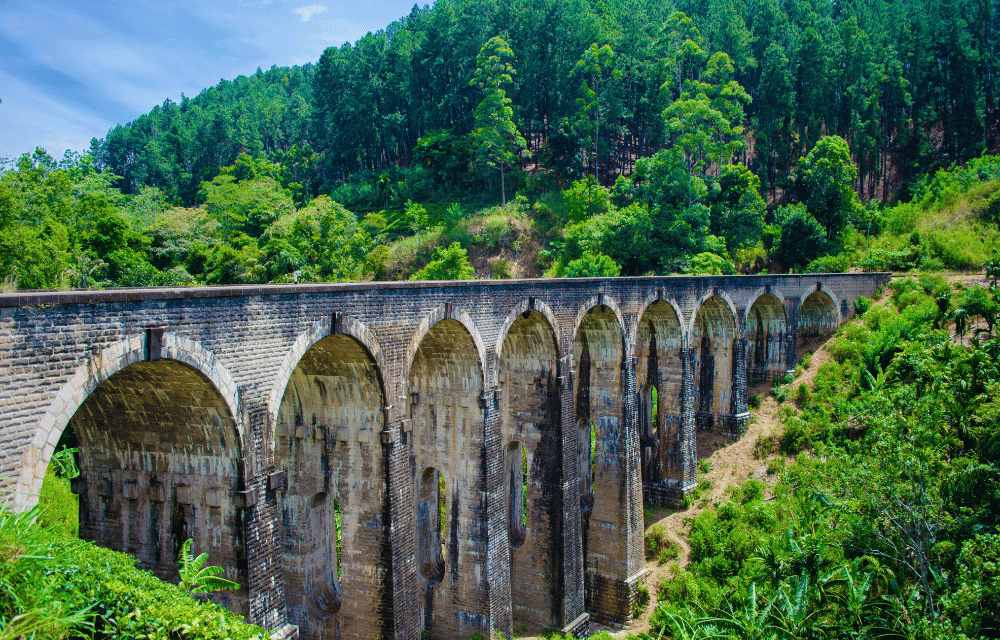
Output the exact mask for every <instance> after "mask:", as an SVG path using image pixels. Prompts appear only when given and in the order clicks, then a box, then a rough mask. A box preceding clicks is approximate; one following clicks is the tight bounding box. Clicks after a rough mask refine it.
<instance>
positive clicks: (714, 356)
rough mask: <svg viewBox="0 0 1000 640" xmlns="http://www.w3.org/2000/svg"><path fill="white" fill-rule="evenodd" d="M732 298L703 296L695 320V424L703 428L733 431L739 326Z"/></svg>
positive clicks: (692, 346) (693, 348)
mask: <svg viewBox="0 0 1000 640" xmlns="http://www.w3.org/2000/svg"><path fill="white" fill-rule="evenodd" d="M736 318H737V315H736V312H735V308H734V307H733V304H732V301H731V300H728V299H726V298H725V297H723V296H721V295H718V296H717V295H711V294H709V295H707V296H705V297H703V298H702V301H701V303H700V304H699V306H698V311H697V312H696V313H695V314H694V315H693V316H692V321H691V333H690V336H691V350H692V352H693V355H694V361H695V366H694V387H695V389H696V392H695V403H694V404H695V406H694V409H695V424H696V425H697V428H698V429H699V430H703V431H711V430H714V429H716V428H717V427H721V428H722V429H723V430H729V429H731V428H732V425H730V424H729V422H731V418H732V413H733V411H732V400H733V391H734V389H733V371H734V364H735V358H736V349H737V343H736V340H737V338H738V336H739V329H738V327H737V325H736Z"/></svg>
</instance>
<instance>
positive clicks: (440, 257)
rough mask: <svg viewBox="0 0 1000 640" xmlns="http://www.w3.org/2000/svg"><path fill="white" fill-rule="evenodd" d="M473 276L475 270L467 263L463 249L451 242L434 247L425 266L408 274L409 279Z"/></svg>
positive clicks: (467, 259)
mask: <svg viewBox="0 0 1000 640" xmlns="http://www.w3.org/2000/svg"><path fill="white" fill-rule="evenodd" d="M475 276H476V270H475V269H473V268H472V265H471V264H469V258H468V254H467V253H466V251H465V249H463V248H462V245H460V244H459V243H457V242H453V243H452V244H451V245H450V246H448V247H438V248H437V249H435V250H434V256H433V257H432V258H431V261H430V262H429V263H428V264H427V266H426V267H424V268H423V269H421V270H420V271H417V272H416V273H414V274H413V275H412V276H410V280H470V279H472V278H474V277H475Z"/></svg>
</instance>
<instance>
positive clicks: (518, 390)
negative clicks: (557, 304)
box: [498, 311, 562, 627]
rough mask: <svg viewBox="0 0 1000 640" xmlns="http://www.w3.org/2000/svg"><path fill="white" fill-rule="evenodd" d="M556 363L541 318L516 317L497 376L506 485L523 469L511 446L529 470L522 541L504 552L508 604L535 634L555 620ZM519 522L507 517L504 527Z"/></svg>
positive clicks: (552, 339)
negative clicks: (514, 445) (507, 564)
mask: <svg viewBox="0 0 1000 640" xmlns="http://www.w3.org/2000/svg"><path fill="white" fill-rule="evenodd" d="M558 362H559V358H558V350H557V347H556V336H555V332H554V331H553V329H552V326H551V325H550V324H549V321H548V320H547V319H546V318H545V316H544V315H542V314H541V313H538V312H537V311H530V312H525V313H524V314H522V315H521V316H518V318H517V319H516V320H515V321H514V322H513V324H512V325H511V327H510V330H509V331H508V332H507V336H506V338H505V339H504V343H503V345H502V347H501V351H500V363H499V370H498V382H499V386H500V389H502V390H503V397H502V398H501V400H500V433H501V441H502V442H503V444H504V445H505V451H506V452H507V453H506V455H507V459H506V460H505V472H504V473H505V482H504V486H505V487H507V488H508V490H509V491H516V490H517V486H516V485H517V482H518V481H519V480H518V478H519V477H520V473H521V468H522V461H521V459H520V456H521V448H520V446H519V447H517V448H516V454H517V455H516V456H515V455H513V454H512V453H511V451H512V449H511V447H510V445H511V444H512V443H519V444H520V445H523V447H524V450H525V455H526V459H527V465H526V466H527V471H528V477H527V482H526V488H525V489H524V496H523V500H524V501H525V507H526V522H525V524H524V540H523V543H522V544H519V545H517V544H515V542H516V541H513V540H512V543H511V545H510V546H511V549H510V561H511V568H510V583H511V585H512V586H515V588H512V589H511V600H512V606H513V610H514V615H515V616H517V617H519V618H520V619H523V620H525V621H526V622H529V623H531V624H534V625H539V626H541V627H553V626H557V625H558V623H559V614H560V612H559V593H560V588H561V580H560V567H559V566H558V564H557V562H558V558H559V557H560V546H561V544H562V536H561V532H560V529H559V527H560V523H561V517H560V516H561V508H562V502H561V494H562V485H561V483H562V476H561V473H560V465H558V464H553V461H555V460H559V459H560V457H561V455H562V448H561V446H560V438H561V430H560V428H559V427H560V425H559V416H560V407H559V390H558V380H557V378H558V374H559V372H558ZM511 502H514V503H516V502H517V501H516V500H514V501H511V500H508V503H511ZM510 508H511V507H510V506H508V511H509V510H510ZM519 517H520V514H511V513H508V514H507V518H508V521H512V518H514V519H516V518H519Z"/></svg>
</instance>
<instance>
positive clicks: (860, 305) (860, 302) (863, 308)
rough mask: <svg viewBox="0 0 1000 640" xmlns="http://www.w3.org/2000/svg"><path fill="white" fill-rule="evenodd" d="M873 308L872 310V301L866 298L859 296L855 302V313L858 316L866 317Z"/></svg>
mask: <svg viewBox="0 0 1000 640" xmlns="http://www.w3.org/2000/svg"><path fill="white" fill-rule="evenodd" d="M871 308H872V301H871V300H869V299H868V298H866V297H864V296H858V299H857V300H855V301H854V312H855V313H856V314H857V315H858V316H863V315H865V314H866V313H868V310H869V309H871Z"/></svg>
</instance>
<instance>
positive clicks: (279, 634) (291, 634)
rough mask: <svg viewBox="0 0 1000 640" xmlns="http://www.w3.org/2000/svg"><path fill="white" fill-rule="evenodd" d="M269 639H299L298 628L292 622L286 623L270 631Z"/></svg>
mask: <svg viewBox="0 0 1000 640" xmlns="http://www.w3.org/2000/svg"><path fill="white" fill-rule="evenodd" d="M271 640H299V628H298V627H297V626H296V625H294V624H286V625H285V626H283V627H281V628H280V629H277V630H275V631H272V632H271Z"/></svg>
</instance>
